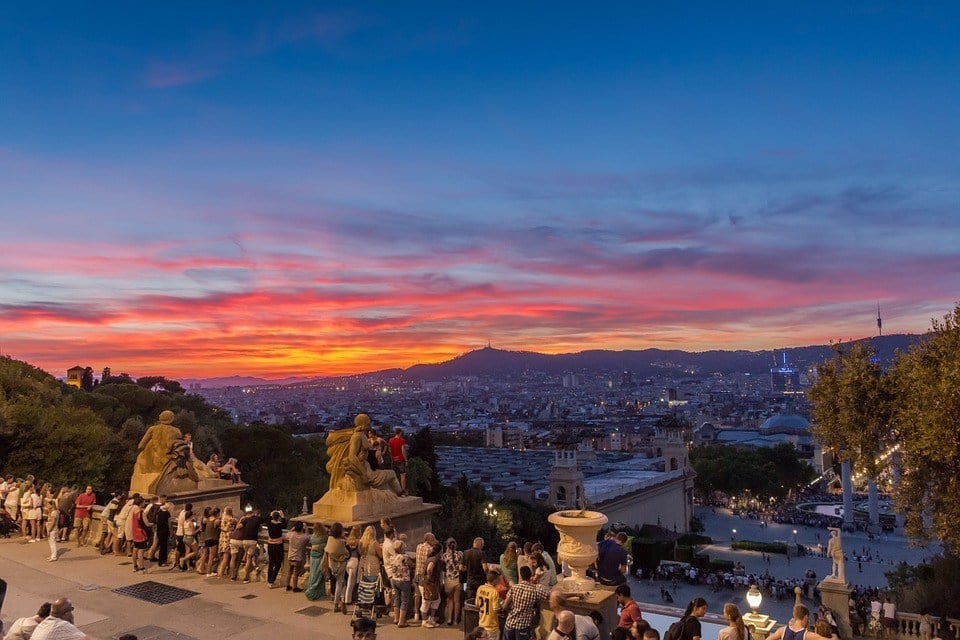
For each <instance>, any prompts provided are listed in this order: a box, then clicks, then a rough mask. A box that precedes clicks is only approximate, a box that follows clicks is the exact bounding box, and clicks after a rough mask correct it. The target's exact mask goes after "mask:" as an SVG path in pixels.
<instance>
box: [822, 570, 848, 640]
mask: <svg viewBox="0 0 960 640" xmlns="http://www.w3.org/2000/svg"><path fill="white" fill-rule="evenodd" d="M820 602H821V603H822V604H823V605H824V606H825V607H827V609H830V611H831V612H833V618H834V620H836V621H837V627H839V629H840V640H851V639H852V638H853V627H851V626H850V585H849V584H846V583H844V582H840V581H839V580H831V579H830V578H825V579H824V580H822V581H821V582H820Z"/></svg>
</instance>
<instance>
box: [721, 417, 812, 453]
mask: <svg viewBox="0 0 960 640" xmlns="http://www.w3.org/2000/svg"><path fill="white" fill-rule="evenodd" d="M715 442H717V443H718V444H733V445H737V444H742V445H750V446H754V447H774V446H776V445H778V444H782V443H784V442H789V443H790V444H792V445H793V446H794V447H796V449H797V452H798V453H799V454H800V457H802V458H812V457H813V455H814V441H813V436H812V435H811V434H810V421H809V420H807V419H806V418H804V417H803V416H801V415H799V414H796V413H777V414H774V415H772V416H770V417H769V418H767V419H766V420H765V421H764V423H763V424H761V425H760V428H759V429H720V430H718V431H717V432H716V439H715Z"/></svg>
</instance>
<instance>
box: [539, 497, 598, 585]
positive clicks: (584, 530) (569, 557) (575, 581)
mask: <svg viewBox="0 0 960 640" xmlns="http://www.w3.org/2000/svg"><path fill="white" fill-rule="evenodd" d="M547 520H549V521H550V522H551V523H552V524H553V526H554V527H556V529H557V531H558V532H559V533H560V544H559V545H557V559H558V560H559V561H560V562H561V563H563V562H566V563H567V565H568V566H569V567H570V577H569V578H566V579H564V581H563V588H564V589H565V590H567V591H589V590H590V589H592V588H593V587H594V586H595V584H596V583H595V582H594V581H593V579H591V578H588V577H587V574H586V571H587V567H589V566H590V565H592V564H593V563H594V562H595V561H596V559H597V534H598V533H599V532H600V528H601V527H603V525H605V524H607V516H605V515H603V514H602V513H600V512H599V511H579V510H575V509H571V510H568V511H557V512H556V513H551V514H550V515H549V516H548V517H547Z"/></svg>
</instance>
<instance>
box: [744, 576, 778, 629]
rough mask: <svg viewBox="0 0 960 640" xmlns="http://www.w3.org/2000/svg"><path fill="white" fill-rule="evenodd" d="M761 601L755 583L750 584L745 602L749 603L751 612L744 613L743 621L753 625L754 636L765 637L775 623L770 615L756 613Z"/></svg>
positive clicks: (761, 597)
mask: <svg viewBox="0 0 960 640" xmlns="http://www.w3.org/2000/svg"><path fill="white" fill-rule="evenodd" d="M761 602H763V594H762V593H760V590H759V589H757V585H755V584H752V585H750V590H749V591H747V604H748V605H750V610H751V612H750V613H747V614H744V616H743V622H744V623H745V624H748V625H751V626H752V627H753V637H754V638H766V637H767V635H768V634H769V633H770V631H771V630H772V629H773V626H774V625H775V624H776V623H777V621H776V620H774V619H772V618H771V617H770V616H765V615H763V614H761V613H758V611H757V610H758V609H760V603H761Z"/></svg>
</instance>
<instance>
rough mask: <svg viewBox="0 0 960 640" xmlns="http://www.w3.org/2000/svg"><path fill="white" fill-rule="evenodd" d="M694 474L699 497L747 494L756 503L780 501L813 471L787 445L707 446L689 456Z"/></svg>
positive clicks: (695, 450) (790, 446)
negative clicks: (718, 494)
mask: <svg viewBox="0 0 960 640" xmlns="http://www.w3.org/2000/svg"><path fill="white" fill-rule="evenodd" d="M690 464H691V465H692V466H693V468H694V470H695V471H696V472H697V477H696V479H695V480H694V489H695V490H696V491H697V493H699V494H700V495H701V496H708V495H709V494H710V493H712V492H714V491H719V492H720V493H724V494H727V495H737V494H740V493H744V492H747V491H749V492H750V493H751V494H753V495H754V496H756V497H757V498H760V499H767V498H771V497H773V498H784V497H786V495H787V494H788V493H789V492H790V490H791V489H793V488H795V487H798V486H800V485H803V484H806V483H808V482H810V480H812V479H813V477H814V471H813V468H812V467H811V466H810V465H809V464H807V463H806V462H804V461H802V460H800V458H799V456H798V455H797V450H796V449H795V448H794V447H793V445H792V444H789V443H781V444H778V445H777V446H775V447H770V448H767V447H748V446H728V445H710V446H703V447H696V448H695V449H692V450H691V452H690Z"/></svg>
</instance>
